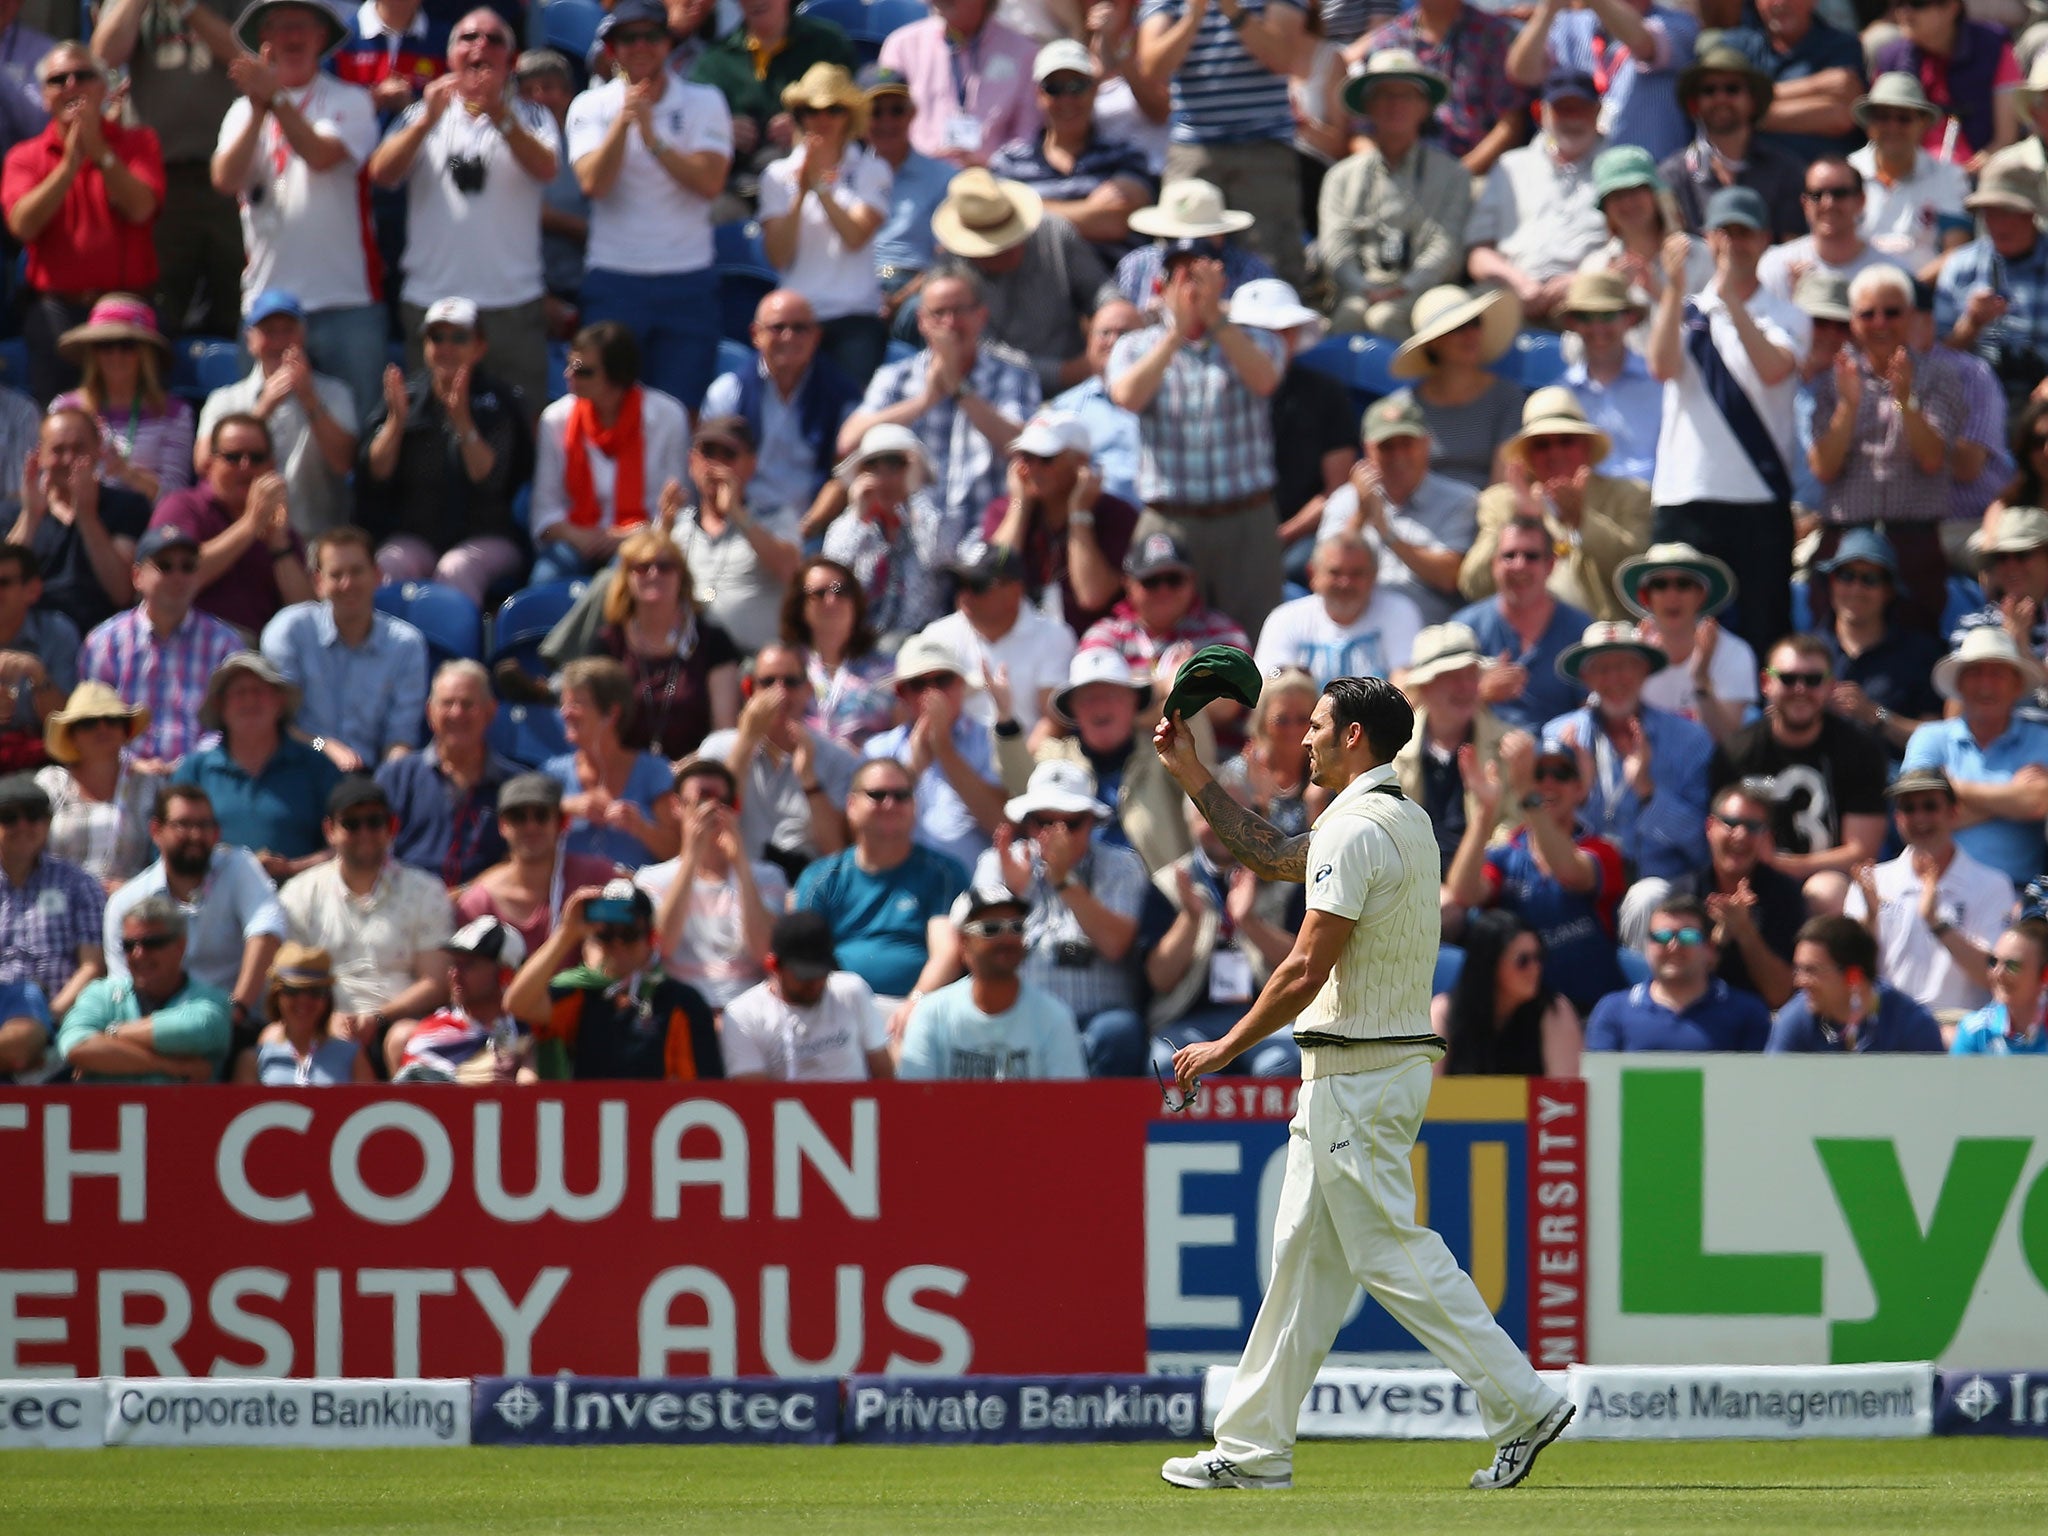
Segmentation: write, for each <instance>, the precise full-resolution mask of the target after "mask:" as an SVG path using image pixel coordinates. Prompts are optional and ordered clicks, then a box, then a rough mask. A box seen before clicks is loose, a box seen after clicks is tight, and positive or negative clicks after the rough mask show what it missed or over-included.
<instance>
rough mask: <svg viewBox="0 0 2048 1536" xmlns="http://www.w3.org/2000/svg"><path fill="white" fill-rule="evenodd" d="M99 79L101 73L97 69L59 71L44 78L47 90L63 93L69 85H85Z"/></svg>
mask: <svg viewBox="0 0 2048 1536" xmlns="http://www.w3.org/2000/svg"><path fill="white" fill-rule="evenodd" d="M99 77H100V72H99V71H98V70H96V69H59V70H54V71H52V72H51V73H49V74H47V75H45V76H43V85H44V87H45V88H46V89H53V90H60V91H61V90H63V89H64V87H65V86H67V85H83V84H85V82H86V81H88V80H97V79H99Z"/></svg>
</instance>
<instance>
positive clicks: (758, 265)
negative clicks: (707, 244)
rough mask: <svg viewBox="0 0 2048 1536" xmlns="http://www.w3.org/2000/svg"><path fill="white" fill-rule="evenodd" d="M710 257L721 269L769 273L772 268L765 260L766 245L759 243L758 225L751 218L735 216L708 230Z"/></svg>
mask: <svg viewBox="0 0 2048 1536" xmlns="http://www.w3.org/2000/svg"><path fill="white" fill-rule="evenodd" d="M711 260H712V264H713V265H714V266H716V267H717V268H718V270H719V271H721V272H724V271H726V270H728V269H731V270H734V271H746V272H766V273H768V274H770V275H771V276H772V275H773V274H774V271H775V268H774V266H773V264H771V263H770V262H769V260H768V247H767V246H765V245H763V244H762V243H761V225H760V223H759V221H757V220H754V219H734V220H732V221H731V222H730V223H727V224H719V225H715V226H714V227H713V228H712V231H711Z"/></svg>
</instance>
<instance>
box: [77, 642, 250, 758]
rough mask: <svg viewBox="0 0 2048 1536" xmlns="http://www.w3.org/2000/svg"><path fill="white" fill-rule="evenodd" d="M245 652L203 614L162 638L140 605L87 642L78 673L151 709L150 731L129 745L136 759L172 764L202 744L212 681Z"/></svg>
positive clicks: (241, 646) (132, 701)
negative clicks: (202, 712) (202, 713)
mask: <svg viewBox="0 0 2048 1536" xmlns="http://www.w3.org/2000/svg"><path fill="white" fill-rule="evenodd" d="M244 649H246V647H245V646H244V645H243V644H242V640H241V637H240V636H239V635H237V634H236V633H235V632H234V631H233V630H232V629H230V628H229V627H228V626H227V625H226V624H224V623H222V622H221V621H220V620H219V619H217V618H215V617H214V616H213V615H212V614H210V613H201V612H200V611H199V610H198V609H197V608H194V609H193V610H192V611H191V612H190V613H188V614H186V615H185V618H184V621H183V622H182V623H180V624H179V625H178V627H177V628H176V629H174V630H172V631H171V632H170V634H169V635H168V636H166V637H164V638H162V639H159V638H157V633H156V629H155V626H153V625H152V624H151V623H150V620H149V613H148V611H147V610H146V609H145V608H144V607H143V605H142V604H140V603H137V604H136V605H135V606H134V607H133V608H130V609H129V610H128V611H127V612H126V613H117V614H115V615H114V616H113V617H112V618H111V619H109V620H107V622H106V623H104V624H102V625H100V626H98V627H97V628H96V629H94V630H93V632H92V633H91V634H89V635H87V636H86V637H85V654H84V664H83V665H82V666H81V667H80V669H79V670H80V672H81V674H82V675H83V676H85V677H87V678H90V679H93V680H94V681H97V682H102V683H105V684H106V685H107V686H108V687H109V688H112V689H113V690H114V692H116V693H118V694H120V695H121V697H122V698H123V699H125V700H126V701H127V702H128V703H129V704H131V705H135V704H140V705H142V706H144V707H145V708H147V709H148V710H149V729H148V730H146V731H144V732H143V733H142V734H141V735H140V736H138V737H136V738H135V740H134V741H133V742H131V743H130V744H129V747H128V753H129V755H130V756H131V757H143V758H149V757H153V758H156V759H157V760H158V761H160V762H166V763H174V762H177V761H178V760H179V759H180V758H182V757H184V756H185V754H186V753H188V752H190V751H192V749H193V748H194V747H196V746H197V745H198V744H199V736H200V729H199V705H200V701H201V700H203V699H204V698H205V697H206V684H207V680H208V679H209V678H211V677H212V676H213V674H214V673H216V672H218V671H219V670H220V667H221V663H222V662H224V661H226V660H227V659H228V658H229V657H230V656H232V655H234V653H235V652H237V651H239V650H244Z"/></svg>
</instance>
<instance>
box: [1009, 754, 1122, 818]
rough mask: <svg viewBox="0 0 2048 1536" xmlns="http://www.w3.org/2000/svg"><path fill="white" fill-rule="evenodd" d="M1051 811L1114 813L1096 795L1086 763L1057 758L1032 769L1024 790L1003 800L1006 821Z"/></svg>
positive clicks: (1099, 815)
mask: <svg viewBox="0 0 2048 1536" xmlns="http://www.w3.org/2000/svg"><path fill="white" fill-rule="evenodd" d="M1047 811H1050V812H1052V814H1053V815H1055V816H1093V817H1094V818H1095V819H1096V820H1097V821H1107V820H1109V818H1110V816H1111V815H1112V814H1114V813H1113V812H1111V810H1110V808H1109V807H1108V806H1106V805H1104V804H1103V803H1102V802H1101V801H1100V800H1098V799H1096V798H1095V775H1094V774H1093V773H1091V772H1089V771H1088V765H1087V764H1086V763H1077V762H1074V761H1072V760H1071V759H1069V758H1056V759H1054V760H1053V761H1052V762H1049V763H1040V764H1039V765H1038V766H1037V767H1036V768H1034V769H1032V770H1031V779H1030V782H1028V783H1027V784H1026V785H1025V786H1024V793H1023V794H1021V795H1018V796H1017V797H1016V798H1014V799H1011V800H1006V801H1004V802H1003V819H1004V820H1005V821H1022V820H1023V819H1024V818H1025V817H1027V816H1037V815H1042V814H1044V813H1045V812H1047Z"/></svg>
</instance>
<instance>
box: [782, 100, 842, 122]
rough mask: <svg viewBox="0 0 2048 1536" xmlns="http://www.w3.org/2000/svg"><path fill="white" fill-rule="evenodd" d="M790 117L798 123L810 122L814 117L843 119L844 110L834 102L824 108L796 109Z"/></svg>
mask: <svg viewBox="0 0 2048 1536" xmlns="http://www.w3.org/2000/svg"><path fill="white" fill-rule="evenodd" d="M791 115H792V116H793V117H795V118H796V120H797V121H798V122H800V123H803V122H808V121H810V119H812V118H814V117H844V116H846V108H844V107H842V106H840V105H839V104H838V103H836V102H835V103H833V104H832V105H831V106H826V107H798V108H797V109H796V111H795V112H794V113H792V114H791Z"/></svg>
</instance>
